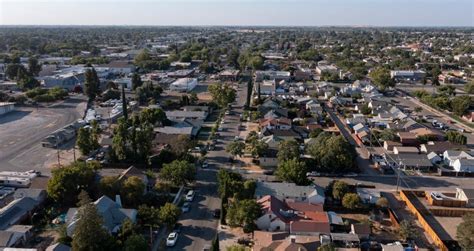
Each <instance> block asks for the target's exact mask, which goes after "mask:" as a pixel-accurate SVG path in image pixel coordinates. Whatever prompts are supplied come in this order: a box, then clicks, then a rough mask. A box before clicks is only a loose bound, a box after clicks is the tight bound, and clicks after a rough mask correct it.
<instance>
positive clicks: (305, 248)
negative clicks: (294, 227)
mask: <svg viewBox="0 0 474 251" xmlns="http://www.w3.org/2000/svg"><path fill="white" fill-rule="evenodd" d="M253 240H254V245H253V246H252V251H268V250H275V251H311V250H316V249H317V248H318V247H319V246H320V241H319V236H314V235H290V234H289V233H287V232H266V231H258V230H257V231H254V233H253Z"/></svg>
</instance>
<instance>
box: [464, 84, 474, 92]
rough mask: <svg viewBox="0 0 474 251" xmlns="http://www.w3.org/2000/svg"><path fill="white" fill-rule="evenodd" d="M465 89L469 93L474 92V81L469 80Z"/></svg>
mask: <svg viewBox="0 0 474 251" xmlns="http://www.w3.org/2000/svg"><path fill="white" fill-rule="evenodd" d="M464 91H465V92H467V93H468V94H474V82H469V83H467V84H466V85H465V86H464Z"/></svg>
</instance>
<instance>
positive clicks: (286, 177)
mask: <svg viewBox="0 0 474 251" xmlns="http://www.w3.org/2000/svg"><path fill="white" fill-rule="evenodd" d="M307 170H308V169H307V167H306V164H305V163H304V162H303V161H299V160H298V159H296V158H293V159H288V160H283V161H282V162H280V163H279V164H278V168H277V170H276V176H277V177H278V178H279V179H281V180H283V181H287V182H293V183H296V184H297V185H307V184H308V179H307V178H306V172H307Z"/></svg>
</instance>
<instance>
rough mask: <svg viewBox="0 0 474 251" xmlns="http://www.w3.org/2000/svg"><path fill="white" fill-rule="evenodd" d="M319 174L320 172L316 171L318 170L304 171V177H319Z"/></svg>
mask: <svg viewBox="0 0 474 251" xmlns="http://www.w3.org/2000/svg"><path fill="white" fill-rule="evenodd" d="M319 176H321V173H318V172H314V171H313V172H307V173H306V177H319Z"/></svg>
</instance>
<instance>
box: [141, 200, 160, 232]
mask: <svg viewBox="0 0 474 251" xmlns="http://www.w3.org/2000/svg"><path fill="white" fill-rule="evenodd" d="M159 214H160V209H158V208H154V207H149V206H147V205H145V204H142V205H140V206H139V207H138V213H137V217H138V219H139V220H140V222H141V223H142V224H144V225H147V226H150V227H156V226H158V225H159V224H160V216H159Z"/></svg>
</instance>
